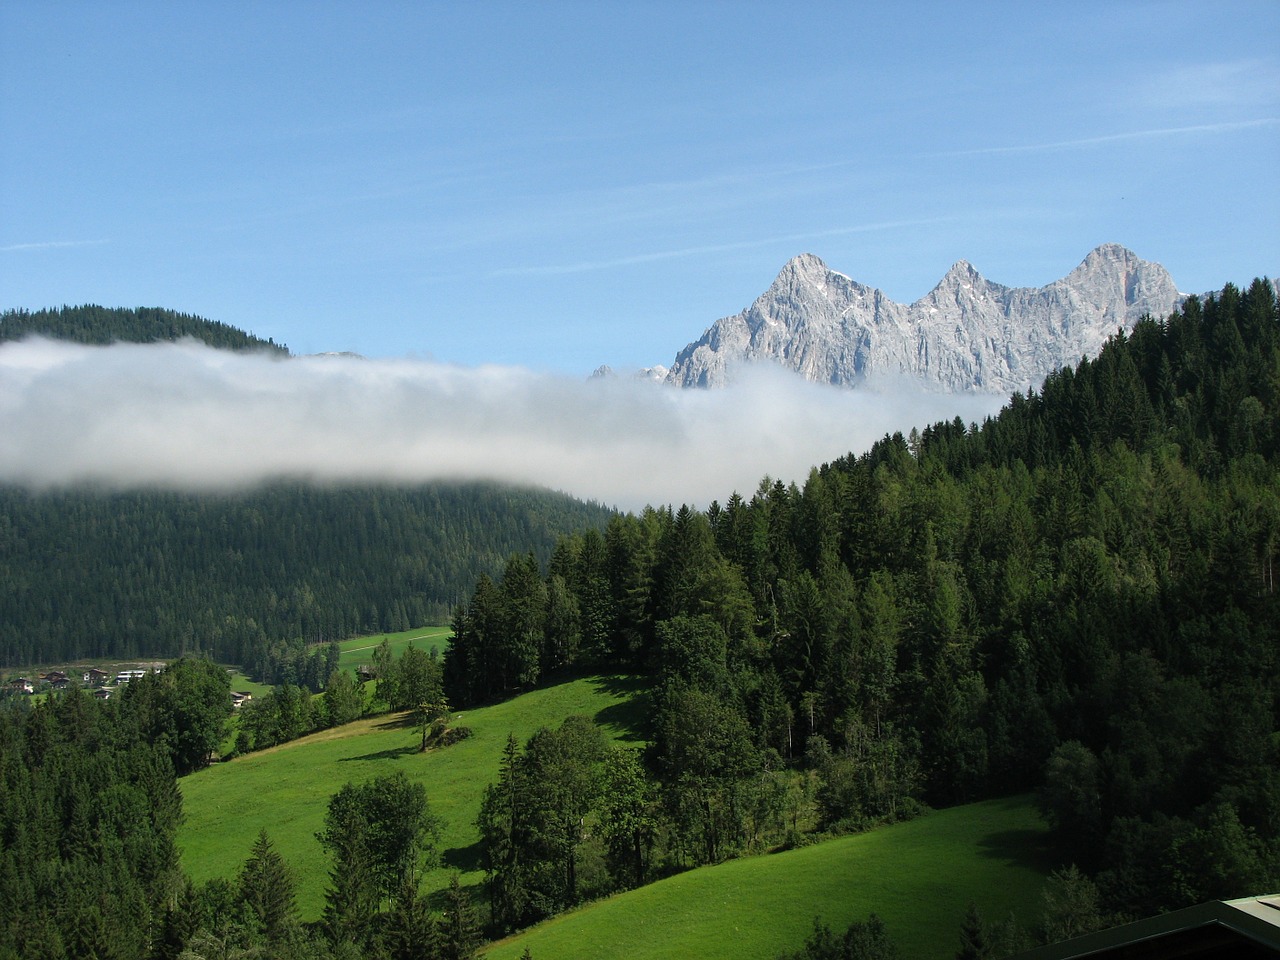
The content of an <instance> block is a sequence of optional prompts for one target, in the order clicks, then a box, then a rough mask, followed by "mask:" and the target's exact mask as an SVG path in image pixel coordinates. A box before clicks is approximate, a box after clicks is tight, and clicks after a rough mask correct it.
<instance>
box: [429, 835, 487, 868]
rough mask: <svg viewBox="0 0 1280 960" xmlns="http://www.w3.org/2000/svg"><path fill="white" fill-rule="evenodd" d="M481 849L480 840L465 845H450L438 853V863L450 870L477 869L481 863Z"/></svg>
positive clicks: (482, 848) (482, 847) (481, 842)
mask: <svg viewBox="0 0 1280 960" xmlns="http://www.w3.org/2000/svg"><path fill="white" fill-rule="evenodd" d="M483 850H484V844H483V841H480V840H477V841H476V842H475V843H473V844H470V845H469V846H466V847H450V848H449V849H448V850H446V851H444V852H443V853H442V854H440V863H441V864H442V865H444V866H446V867H448V868H449V869H450V870H457V871H458V872H459V873H470V872H471V871H473V870H479V869H480V868H481V866H482V865H483V864H482V862H481V857H482V855H483Z"/></svg>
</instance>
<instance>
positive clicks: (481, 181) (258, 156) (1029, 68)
mask: <svg viewBox="0 0 1280 960" xmlns="http://www.w3.org/2000/svg"><path fill="white" fill-rule="evenodd" d="M872 6H873V5H869V4H857V3H839V4H826V3H800V4H786V5H784V4H776V3H770V4H763V3H760V4H757V3H688V2H686V3H679V4H676V3H671V4H667V3H644V2H639V3H627V4H622V3H569V2H562V3H521V4H496V3H474V4H473V3H456V2H455V3H448V4H445V3H408V2H405V3H391V2H373V3H359V4H358V3H354V2H352V3H329V4H325V3H302V2H284V0H280V2H271V3H235V2H231V3H198V4H197V3H183V2H177V3H173V2H166V3H142V2H124V0H120V2H105V3H75V2H59V0H52V2H50V0H41V2H29V0H7V2H6V3H4V4H3V5H0V307H27V308H38V307H42V306H49V305H58V304H62V303H85V302H94V303H102V304H107V305H111V306H118V305H123V306H135V305H157V306H165V307H170V308H173V309H177V310H181V311H185V312H190V313H197V314H200V315H202V316H206V317H209V318H211V319H215V320H221V321H224V322H227V323H231V324H233V325H236V326H240V327H244V328H246V329H249V330H251V331H253V332H255V333H257V334H259V335H260V336H264V337H266V336H270V337H273V338H274V339H276V340H277V341H280V342H285V343H288V344H289V346H290V347H291V348H292V349H293V350H294V351H295V352H313V351H328V350H353V351H357V352H360V353H363V354H365V355H367V356H371V357H387V358H393V357H420V358H429V359H435V360H439V361H444V362H447V363H457V364H462V365H466V366H474V365H479V364H483V363H486V362H494V363H501V364H511V365H517V366H524V367H528V368H530V369H532V370H535V371H547V372H555V373H565V374H573V375H578V374H583V375H585V374H586V373H589V372H590V371H591V370H592V369H593V368H594V367H595V366H596V365H598V364H601V363H608V364H610V365H612V366H614V367H615V368H619V369H625V368H629V367H639V366H642V365H649V364H654V363H669V362H670V361H671V359H672V358H673V357H674V355H675V353H676V352H677V351H678V350H679V349H680V348H681V347H683V346H684V345H685V344H686V343H688V342H689V341H691V340H693V339H696V338H697V337H698V336H699V335H701V333H702V331H703V330H704V329H705V328H706V327H707V326H709V325H710V324H711V323H712V322H713V321H714V320H716V319H717V318H718V317H721V316H724V315H727V314H731V313H735V312H737V311H738V310H740V309H741V308H743V307H744V306H746V305H747V304H748V303H750V302H751V300H753V299H754V298H755V297H756V296H757V295H758V294H759V293H761V292H762V291H763V290H764V289H765V288H766V287H767V286H768V284H769V282H770V281H771V280H772V279H773V277H774V275H775V274H776V273H777V271H778V269H779V268H780V267H781V266H782V264H783V263H784V262H785V261H786V260H787V259H788V258H790V257H791V256H793V255H795V254H797V253H800V252H804V251H808V252H812V253H815V254H817V255H818V256H820V257H822V258H823V259H824V260H825V261H826V262H827V263H828V265H829V266H831V267H832V268H834V269H836V270H839V271H841V272H843V273H846V274H849V275H850V276H853V277H854V278H855V279H858V280H860V281H862V282H864V283H869V284H872V285H874V286H878V287H880V288H881V289H883V290H884V291H885V292H886V293H887V294H888V295H889V296H890V297H892V298H894V299H896V300H899V301H904V302H909V301H911V300H914V299H916V298H918V297H920V296H923V295H924V294H925V293H927V292H928V290H929V289H930V288H931V287H932V286H933V284H934V283H936V282H937V280H938V279H939V278H941V276H942V275H943V273H944V272H945V271H946V270H947V268H948V267H949V266H950V265H951V263H953V262H954V261H956V260H959V259H967V260H969V261H970V262H972V263H973V264H974V265H975V266H976V267H977V268H978V269H979V270H980V271H981V272H982V273H983V274H984V275H985V276H986V277H988V278H989V279H992V280H995V281H997V282H1001V283H1005V284H1009V285H1015V286H1022V285H1031V286H1038V285H1040V284H1044V283H1048V282H1050V281H1052V280H1055V279H1057V278H1059V277H1061V276H1063V275H1065V274H1066V273H1067V272H1069V271H1070V270H1071V269H1072V268H1074V267H1075V266H1076V265H1077V264H1078V263H1079V261H1080V260H1081V259H1083V257H1084V256H1085V254H1086V253H1087V252H1088V251H1089V250H1090V249H1091V248H1093V247H1094V246H1096V245H1097V244H1099V243H1103V242H1112V241H1114V242H1119V243H1122V244H1124V245H1126V246H1128V247H1130V248H1131V249H1133V250H1134V251H1135V252H1137V253H1138V254H1139V255H1140V256H1142V257H1144V258H1146V259H1149V260H1155V261H1159V262H1161V263H1163V264H1164V265H1165V266H1166V267H1168V268H1169V270H1170V272H1171V273H1172V274H1173V276H1174V279H1175V280H1176V281H1177V283H1178V285H1179V287H1180V288H1181V289H1183V290H1187V291H1201V290H1206V289H1211V288H1216V287H1218V286H1221V284H1222V283H1224V282H1226V281H1234V282H1247V281H1248V280H1250V279H1251V278H1252V277H1254V276H1257V275H1262V274H1266V275H1269V276H1275V275H1276V273H1277V272H1278V271H1280V239H1278V237H1280V230H1277V224H1278V223H1280V204H1278V203H1277V201H1278V200H1280V176H1278V175H1280V7H1278V6H1277V4H1276V3H1275V2H1274V0H1265V2H1241V3H1233V2H1229V0H1228V2H1214V3H1204V2H1201V3H1189V2H1173V3H1127V2H1117V0H1108V2H1105V3H1093V2H1072V3H1055V4H1027V3H1017V4H958V3H954V2H946V3H921V4H893V5H889V4H880V5H874V7H875V9H871V8H872Z"/></svg>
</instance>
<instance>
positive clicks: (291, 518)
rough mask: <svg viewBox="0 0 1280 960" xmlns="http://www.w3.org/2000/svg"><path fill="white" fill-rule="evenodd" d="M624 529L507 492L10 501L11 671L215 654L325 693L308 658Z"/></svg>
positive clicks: (600, 514) (3, 622)
mask: <svg viewBox="0 0 1280 960" xmlns="http://www.w3.org/2000/svg"><path fill="white" fill-rule="evenodd" d="M609 515H610V514H609V511H607V510H605V509H604V508H603V507H600V506H598V505H595V504H585V503H581V502H579V501H576V500H573V499H571V498H569V497H567V496H564V495H562V494H554V493H551V492H548V491H537V490H524V489H516V488H509V487H502V486H498V485H492V484H449V483H437V484H431V485H423V486H419V487H413V488H393V487H376V488H374V487H362V488H322V487H313V486H308V485H305V484H285V483H281V484H276V485H273V486H269V487H264V488H261V489H257V490H253V491H248V492H243V493H235V494H219V495H214V494H204V495H199V494H182V493H173V492H159V491H131V492H117V493H110V492H96V491H87V490H63V491H54V492H45V493H33V492H30V491H27V490H24V489H18V488H13V487H7V488H0V582H3V583H4V584H5V589H4V590H3V591H0V663H5V664H9V665H14V666H18V665H28V664H33V663H50V662H65V661H67V660H73V659H77V658H89V657H115V658H136V657H139V656H153V657H170V656H176V655H180V654H183V653H188V652H203V653H208V654H209V655H210V656H212V657H214V658H215V659H218V660H220V661H223V662H227V663H238V664H243V665H244V667H245V669H246V670H247V671H249V672H251V673H254V674H255V675H256V676H258V677H260V678H261V679H263V680H264V681H266V682H268V683H286V682H287V683H294V684H301V683H308V684H309V685H310V686H312V687H313V688H317V687H316V684H315V683H314V682H311V681H312V680H314V679H316V678H318V682H319V683H321V684H322V683H323V682H324V679H325V678H326V677H327V676H328V672H327V670H326V671H324V672H323V673H322V672H321V668H320V666H319V665H318V664H316V663H311V662H309V661H308V659H307V657H308V656H310V654H308V653H307V651H305V649H304V648H305V646H306V645H307V644H314V643H321V642H323V643H328V642H329V641H332V640H337V639H342V638H344V637H349V636H354V635H358V634H364V633H377V632H384V631H395V630H405V629H409V628H410V627H412V626H417V625H421V624H424V623H433V622H435V623H438V622H442V621H444V620H446V619H447V618H448V616H449V612H450V610H451V609H452V607H453V606H454V605H455V604H456V603H457V602H458V600H459V598H460V597H463V596H465V594H466V591H467V590H468V589H469V586H470V585H471V584H472V583H474V582H475V579H476V577H477V576H478V575H480V574H482V573H485V572H491V573H496V572H497V571H498V570H500V569H501V567H502V562H503V558H504V557H506V556H508V555H509V554H510V553H511V551H512V550H514V549H527V548H530V547H532V549H533V550H534V551H535V553H536V554H537V555H539V556H541V557H543V558H545V557H547V556H548V555H549V553H550V550H551V547H552V544H553V543H554V540H555V538H556V537H557V536H558V535H560V534H562V533H563V532H564V531H566V530H572V529H577V528H581V527H583V526H588V527H590V526H594V525H599V524H602V523H603V522H604V521H605V519H606V518H607V517H608V516H609ZM321 659H322V658H321ZM310 675H315V676H314V677H310ZM309 677H310V679H309Z"/></svg>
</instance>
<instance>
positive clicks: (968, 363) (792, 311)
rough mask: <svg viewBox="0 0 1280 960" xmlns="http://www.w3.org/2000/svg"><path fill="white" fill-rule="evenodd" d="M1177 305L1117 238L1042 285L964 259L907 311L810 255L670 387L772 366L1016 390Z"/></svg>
mask: <svg viewBox="0 0 1280 960" xmlns="http://www.w3.org/2000/svg"><path fill="white" fill-rule="evenodd" d="M1181 300H1182V297H1181V295H1180V294H1179V293H1178V291H1177V287H1176V286H1175V285H1174V283H1173V280H1172V278H1170V277H1169V274H1168V272H1167V271H1166V270H1165V269H1164V268H1163V267H1161V266H1160V265H1159V264H1156V263H1148V262H1147V261H1145V260H1142V259H1140V258H1139V257H1137V256H1136V255H1135V254H1133V253H1132V252H1131V251H1129V250H1127V249H1125V248H1124V247H1122V246H1120V245H1119V244H1113V243H1109V244H1103V245H1102V246H1100V247H1098V248H1096V249H1095V250H1093V251H1091V252H1090V253H1089V255H1088V256H1087V257H1085V259H1084V261H1083V262H1082V263H1081V264H1080V265H1079V266H1078V267H1076V269H1075V270H1073V271H1072V272H1071V273H1070V274H1068V275H1067V276H1066V277H1064V278H1062V279H1061V280H1056V281H1054V282H1053V283H1050V284H1048V285H1046V286H1044V287H1037V288H1032V287H1017V288H1014V287H1005V286H1002V285H1000V284H998V283H993V282H991V281H989V280H987V279H986V278H984V277H983V276H982V275H981V274H980V273H979V272H978V271H977V269H975V268H974V266H973V265H972V264H970V263H969V262H968V261H967V260H960V261H957V262H956V263H955V264H954V265H953V266H952V267H951V269H949V270H948V271H947V273H946V275H945V276H944V277H943V278H942V280H940V281H939V282H938V285H937V286H936V287H934V289H933V290H932V291H931V292H930V293H929V294H927V295H926V296H925V297H922V298H921V299H920V300H917V301H916V302H915V303H912V304H910V305H904V304H899V303H895V302H894V301H892V300H890V299H888V298H887V297H885V296H884V295H883V294H882V293H880V292H879V291H878V290H875V289H873V288H871V287H866V286H863V285H862V284H860V283H856V282H855V281H853V280H851V279H849V278H848V277H846V276H844V275H843V274H840V273H836V272H835V271H833V270H831V269H830V268H829V267H828V266H827V265H826V264H825V263H824V262H823V261H822V260H821V259H819V258H818V257H816V256H814V255H813V254H810V253H805V254H801V255H800V256H798V257H794V258H792V259H791V260H790V261H788V262H787V264H786V265H785V266H784V267H783V269H782V270H781V272H780V273H779V274H778V276H777V279H776V280H774V282H773V283H772V284H771V285H770V287H769V289H768V290H766V291H765V292H764V293H763V294H761V296H760V297H758V298H757V299H756V301H755V302H754V303H752V305H751V306H750V307H748V308H747V309H745V310H743V311H742V313H739V314H737V315H735V316H732V317H725V318H724V319H722V320H718V321H716V322H715V323H714V324H713V325H712V326H711V327H710V328H709V329H708V330H707V331H706V333H705V334H704V335H703V336H702V339H700V340H697V341H695V342H694V343H691V344H689V345H688V346H687V347H685V348H684V350H682V351H681V352H680V353H679V354H678V355H677V356H676V359H675V361H674V362H673V363H672V365H671V369H670V371H669V373H668V374H667V382H668V383H673V384H677V385H679V386H701V387H715V386H723V385H724V384H726V383H728V382H729V380H730V379H731V378H732V370H733V368H734V367H735V366H737V365H740V364H742V363H749V362H758V361H771V362H774V363H778V364H781V365H783V366H785V367H789V368H791V369H793V370H795V371H797V372H798V373H800V374H801V375H803V376H804V377H806V378H807V379H809V380H814V381H818V382H822V383H832V384H839V385H845V386H854V385H857V384H859V383H862V382H864V381H865V380H866V379H867V378H868V377H872V376H874V375H876V374H881V373H883V374H905V375H908V376H914V377H917V378H919V379H920V380H921V381H923V383H924V384H925V385H926V386H927V387H932V388H934V389H943V390H949V391H982V392H1002V393H1004V392H1012V391H1015V390H1016V391H1022V390H1025V389H1026V388H1027V387H1029V386H1033V385H1039V383H1040V381H1041V380H1043V379H1044V377H1045V376H1047V375H1048V374H1049V373H1051V372H1053V371H1054V370H1056V369H1058V368H1059V367H1061V366H1063V365H1064V364H1068V363H1074V362H1075V361H1076V360H1078V359H1079V358H1080V357H1081V356H1082V355H1092V354H1094V353H1096V352H1097V350H1098V349H1100V348H1101V346H1102V343H1103V342H1104V341H1105V340H1106V338H1107V337H1108V336H1110V335H1111V334H1113V333H1115V331H1116V328H1117V327H1120V326H1123V327H1126V328H1129V327H1132V326H1133V324H1134V323H1135V322H1137V320H1138V319H1139V317H1141V316H1142V315H1144V314H1151V315H1153V316H1161V317H1163V316H1167V315H1168V314H1169V313H1171V312H1173V311H1174V310H1175V309H1177V307H1178V305H1179V304H1180V303H1181Z"/></svg>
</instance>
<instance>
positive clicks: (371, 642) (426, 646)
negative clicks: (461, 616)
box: [338, 627, 453, 670]
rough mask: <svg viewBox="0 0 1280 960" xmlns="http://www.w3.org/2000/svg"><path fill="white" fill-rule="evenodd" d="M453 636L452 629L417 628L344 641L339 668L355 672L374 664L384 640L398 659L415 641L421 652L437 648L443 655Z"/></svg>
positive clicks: (341, 645)
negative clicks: (363, 665) (364, 666)
mask: <svg viewBox="0 0 1280 960" xmlns="http://www.w3.org/2000/svg"><path fill="white" fill-rule="evenodd" d="M452 636H453V628H452V627H415V628H414V629H413V630H402V631H401V632H399V633H377V634H374V635H373V636H371V637H354V638H353V639H351V640H343V641H342V642H341V643H340V644H339V646H340V647H341V648H342V656H341V657H339V658H338V668H339V669H340V670H354V669H355V668H356V667H358V666H360V664H362V663H365V664H372V663H373V651H374V650H375V649H377V646H378V644H380V643H381V642H382V641H383V640H384V639H386V640H387V641H388V642H389V643H390V645H391V652H392V653H393V654H395V656H396V657H399V656H400V655H401V654H402V653H404V651H405V648H406V647H408V646H409V642H410V641H413V645H414V646H415V647H417V648H418V649H419V650H426V651H427V652H428V653H429V652H430V651H431V648H432V647H435V648H436V649H438V650H439V651H440V653H441V655H443V654H444V652H445V650H446V649H447V648H448V646H449V638H450V637H452Z"/></svg>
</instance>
